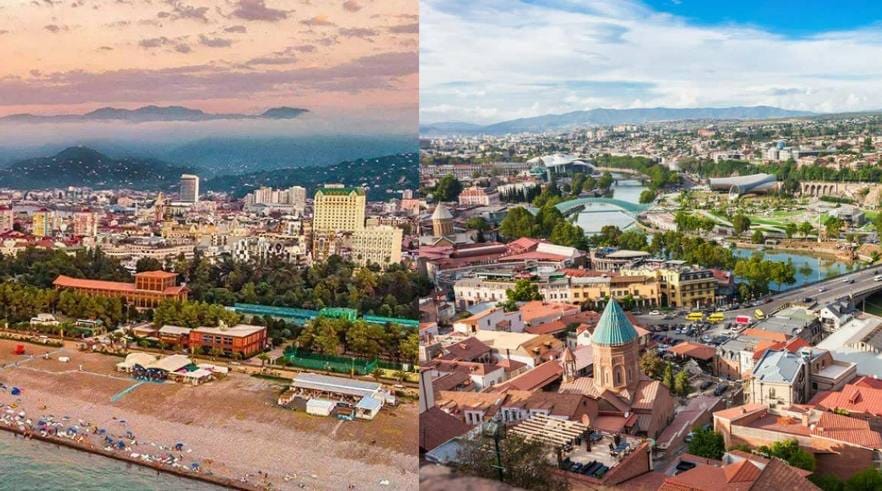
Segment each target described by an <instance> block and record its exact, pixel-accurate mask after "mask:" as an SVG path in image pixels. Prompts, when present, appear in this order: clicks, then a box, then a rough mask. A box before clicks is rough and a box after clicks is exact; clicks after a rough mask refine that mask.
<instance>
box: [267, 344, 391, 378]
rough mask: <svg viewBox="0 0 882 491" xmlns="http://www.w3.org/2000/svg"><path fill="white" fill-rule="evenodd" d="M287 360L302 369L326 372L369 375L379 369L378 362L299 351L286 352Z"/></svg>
mask: <svg viewBox="0 0 882 491" xmlns="http://www.w3.org/2000/svg"><path fill="white" fill-rule="evenodd" d="M284 358H285V360H287V361H288V363H289V364H291V365H294V366H296V367H301V368H311V369H313V370H324V371H326V372H337V373H357V374H359V375H369V374H371V373H373V372H374V370H376V369H377V360H376V359H374V360H366V359H364V358H354V357H347V356H332V355H322V354H318V353H308V352H301V351H300V350H298V349H296V348H295V349H291V350H286V351H285V354H284Z"/></svg>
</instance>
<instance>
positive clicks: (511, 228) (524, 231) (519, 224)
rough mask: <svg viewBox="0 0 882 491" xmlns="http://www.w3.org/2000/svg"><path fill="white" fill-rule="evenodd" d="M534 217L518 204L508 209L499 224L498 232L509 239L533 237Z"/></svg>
mask: <svg viewBox="0 0 882 491" xmlns="http://www.w3.org/2000/svg"><path fill="white" fill-rule="evenodd" d="M534 227H535V219H534V218H533V214H532V213H530V212H529V211H527V209H526V208H524V207H522V206H518V207H516V208H512V209H510V210H508V213H507V214H506V215H505V218H504V219H503V220H502V223H500V224H499V233H500V234H502V235H503V236H505V237H508V238H509V239H519V238H521V237H534V236H535V235H534V234H535V232H534V230H535V229H534Z"/></svg>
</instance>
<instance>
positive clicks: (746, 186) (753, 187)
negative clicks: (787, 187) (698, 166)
mask: <svg viewBox="0 0 882 491" xmlns="http://www.w3.org/2000/svg"><path fill="white" fill-rule="evenodd" d="M708 181H709V184H710V188H711V189H714V190H717V191H729V192H730V193H733V192H734V193H736V194H744V193H758V192H763V191H769V190H772V189H774V188H775V187H777V185H778V179H777V178H776V177H775V176H773V175H772V174H751V175H749V176H735V177H719V178H711V179H708Z"/></svg>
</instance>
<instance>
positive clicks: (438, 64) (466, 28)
mask: <svg viewBox="0 0 882 491" xmlns="http://www.w3.org/2000/svg"><path fill="white" fill-rule="evenodd" d="M420 19H421V20H420V24H419V35H420V48H419V49H420V64H421V68H420V97H421V108H420V112H421V120H422V121H424V122H436V121H441V120H464V121H473V122H480V123H491V122H495V121H499V120H503V119H511V118H516V117H528V116H537V115H542V114H549V113H562V112H568V111H575V110H583V109H593V108H598V107H607V108H632V107H656V106H664V107H705V106H711V107H714V106H715V107H721V106H733V105H770V106H778V107H784V108H788V109H798V110H807V111H815V112H829V111H855V110H872V109H878V103H874V102H873V101H879V100H882V83H880V82H882V66H880V65H879V64H878V63H867V60H873V59H880V57H882V25H880V24H873V25H870V26H868V27H865V28H861V29H854V30H850V31H842V32H832V33H831V32H827V33H820V34H815V35H805V36H800V37H798V38H793V37H787V36H782V35H779V34H776V33H773V32H769V31H766V30H763V29H761V28H758V27H756V26H750V25H738V24H731V23H730V24H724V25H706V24H695V23H693V22H692V21H691V20H690V19H687V18H682V17H677V16H674V15H671V14H668V13H660V12H656V11H654V10H652V9H651V8H649V7H648V6H646V4H645V3H643V2H638V1H636V0H633V1H630V0H592V1H591V2H583V1H581V0H531V1H524V2H517V3H513V2H509V1H505V0H485V1H481V2H472V1H468V0H423V1H421V2H420ZM415 27H416V26H415ZM818 60H824V68H823V70H819V69H818V68H817V67H818ZM624 81H627V83H625V82H624ZM452 82H462V84H461V85H458V86H457V85H456V84H453V85H451V83H452ZM478 92H481V93H483V95H482V96H480V100H479V101H478V102H477V103H476V95H475V94H476V93H478Z"/></svg>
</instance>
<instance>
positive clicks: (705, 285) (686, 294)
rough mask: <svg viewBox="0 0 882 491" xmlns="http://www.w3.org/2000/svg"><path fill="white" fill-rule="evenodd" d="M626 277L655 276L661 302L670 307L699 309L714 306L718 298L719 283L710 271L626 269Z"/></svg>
mask: <svg viewBox="0 0 882 491" xmlns="http://www.w3.org/2000/svg"><path fill="white" fill-rule="evenodd" d="M622 274H623V275H626V276H654V277H655V278H656V279H657V281H658V288H659V302H660V304H661V305H666V306H668V307H699V306H702V305H709V304H713V303H714V301H715V300H716V298H717V281H716V279H714V273H713V271H711V270H709V269H692V268H686V267H676V266H674V267H661V268H655V267H646V266H641V267H638V268H633V269H632V268H624V269H622Z"/></svg>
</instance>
